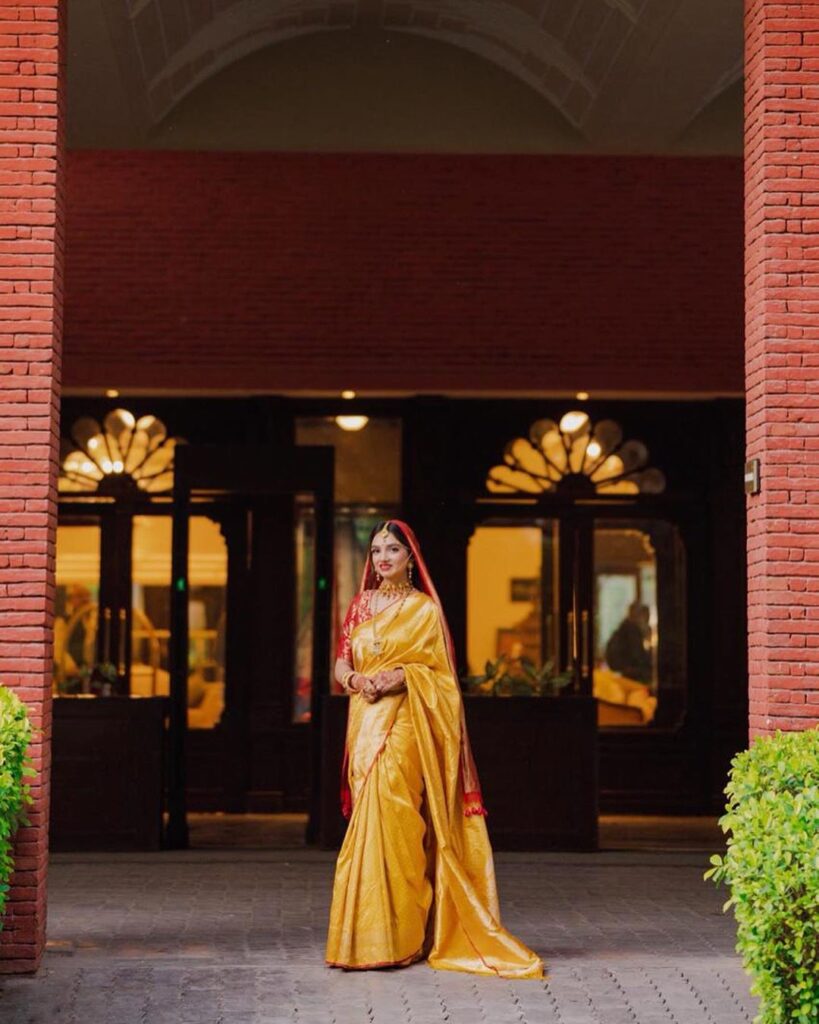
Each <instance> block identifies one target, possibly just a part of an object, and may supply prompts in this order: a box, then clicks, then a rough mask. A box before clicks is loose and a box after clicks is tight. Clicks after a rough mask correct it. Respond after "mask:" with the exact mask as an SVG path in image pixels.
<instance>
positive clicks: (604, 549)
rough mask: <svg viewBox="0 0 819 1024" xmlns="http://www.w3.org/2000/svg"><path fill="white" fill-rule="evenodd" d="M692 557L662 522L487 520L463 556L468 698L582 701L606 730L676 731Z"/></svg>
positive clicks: (580, 515)
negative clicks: (562, 696)
mask: <svg viewBox="0 0 819 1024" xmlns="http://www.w3.org/2000/svg"><path fill="white" fill-rule="evenodd" d="M685 608H686V587H685V550H684V546H683V543H682V539H681V536H680V532H679V529H678V527H677V526H676V525H675V524H674V523H672V522H668V521H666V520H663V519H653V518H647V517H643V518H634V519H632V518H626V517H622V518H618V517H616V516H615V515H612V516H611V517H609V518H601V517H597V516H595V515H594V513H593V512H592V511H591V510H590V509H589V508H586V507H582V506H576V507H574V508H573V509H571V510H570V511H567V512H566V513H565V514H563V515H562V516H560V517H554V518H548V519H540V518H538V519H530V520H525V519H519V520H516V521H515V520H512V521H509V520H507V521H504V520H501V519H492V520H487V521H485V522H484V523H483V524H481V525H480V526H478V527H477V529H476V530H475V531H474V533H473V534H472V538H471V540H470V544H469V550H468V554H467V662H468V681H467V689H468V690H469V691H471V692H473V693H483V694H489V693H491V694H495V695H498V696H503V695H514V694H521V695H526V694H530V693H532V692H533V691H537V690H539V692H540V693H556V692H566V693H578V694H586V695H590V696H594V697H595V698H596V699H597V702H598V703H597V707H598V723H599V725H600V726H601V727H604V728H611V727H618V728H628V729H638V730H639V729H643V730H644V729H647V728H652V727H657V726H675V725H677V724H679V723H680V722H681V720H682V718H683V716H684V714H685V705H686V685H687V683H686V645H687V638H686V615H685Z"/></svg>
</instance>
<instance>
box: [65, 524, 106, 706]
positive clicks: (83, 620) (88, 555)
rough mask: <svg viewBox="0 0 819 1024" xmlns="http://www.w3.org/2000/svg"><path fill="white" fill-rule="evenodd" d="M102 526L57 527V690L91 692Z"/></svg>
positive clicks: (66, 692)
mask: <svg viewBox="0 0 819 1024" xmlns="http://www.w3.org/2000/svg"><path fill="white" fill-rule="evenodd" d="M99 580H100V528H99V526H96V525H91V526H69V525H64V524H62V523H61V524H60V525H59V526H58V527H57V588H56V593H55V617H54V691H55V693H65V694H68V693H90V692H91V670H92V669H93V667H94V665H95V663H96V660H97V654H96V647H97V615H98V605H99Z"/></svg>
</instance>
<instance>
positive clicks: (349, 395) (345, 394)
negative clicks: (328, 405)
mask: <svg viewBox="0 0 819 1024" xmlns="http://www.w3.org/2000/svg"><path fill="white" fill-rule="evenodd" d="M341 397H342V398H355V391H350V390H349V389H348V390H346V391H342V392H341Z"/></svg>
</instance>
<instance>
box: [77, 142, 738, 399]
mask: <svg viewBox="0 0 819 1024" xmlns="http://www.w3.org/2000/svg"><path fill="white" fill-rule="evenodd" d="M67 216H68V224H67V238H68V249H67V262H66V329H65V385H66V387H106V386H119V387H128V386H139V387H142V388H151V389H160V388H162V389H164V388H174V389H181V390H185V389H191V388H241V389H250V390H254V389H261V390H278V389H291V388H292V389H309V390H315V389H338V388H341V387H345V386H346V387H356V388H360V389H364V388H383V389H405V388H407V389H411V390H416V389H423V390H436V389H449V390H453V389H454V390H470V389H478V390H484V389H492V390H496V391H497V390H510V391H533V390H535V391H555V390H563V389H566V390H576V389H589V390H600V389H605V390H609V391H615V390H616V391H625V392H630V391H658V390H659V391H674V392H684V391H699V392H706V393H713V392H733V393H739V392H741V391H742V386H743V380H742V255H741V253H742V168H741V162H740V161H738V160H734V159H660V158H628V157H623V158H615V157H606V158H600V157H566V156H561V157H543V156H420V155H388V156H385V155H366V154H363V155H350V156H338V155H336V156H332V155H315V154H311V155H301V154H272V153H168V152H165V153H162V152H137V153H133V152H90V151H73V152H71V153H69V155H68V207H67Z"/></svg>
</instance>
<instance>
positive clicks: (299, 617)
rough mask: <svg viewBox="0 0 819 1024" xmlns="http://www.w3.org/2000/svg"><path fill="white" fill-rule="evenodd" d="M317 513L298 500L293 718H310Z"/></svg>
mask: <svg viewBox="0 0 819 1024" xmlns="http://www.w3.org/2000/svg"><path fill="white" fill-rule="evenodd" d="M315 565H316V515H315V511H314V509H313V506H312V504H311V503H310V501H309V500H307V499H302V500H298V499H297V503H296V657H295V660H294V671H295V678H294V679H293V721H294V722H309V721H310V691H311V687H312V681H313V610H314V607H315V605H314V599H315V592H314V587H315Z"/></svg>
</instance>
